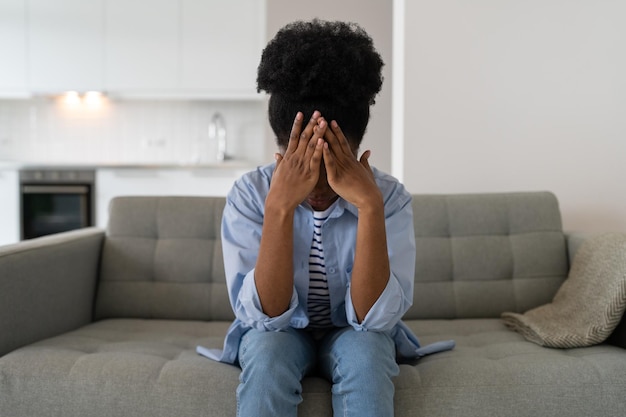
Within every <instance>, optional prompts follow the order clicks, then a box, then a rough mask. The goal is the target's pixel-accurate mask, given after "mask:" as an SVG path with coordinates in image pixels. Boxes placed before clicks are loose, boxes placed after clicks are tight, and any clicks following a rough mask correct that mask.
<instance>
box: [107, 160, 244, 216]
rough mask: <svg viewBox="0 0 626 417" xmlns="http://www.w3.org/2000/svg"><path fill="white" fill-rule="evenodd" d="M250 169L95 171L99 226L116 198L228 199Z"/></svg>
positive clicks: (123, 169) (116, 169) (124, 169)
mask: <svg viewBox="0 0 626 417" xmlns="http://www.w3.org/2000/svg"><path fill="white" fill-rule="evenodd" d="M248 170H249V168H247V167H241V168H233V169H213V168H194V169H186V168H180V169H179V168H162V169H157V168H155V169H151V168H110V169H104V168H102V169H98V170H97V172H96V225H97V226H98V227H103V228H104V227H106V225H107V222H108V220H109V203H110V202H111V199H112V198H113V197H117V196H127V195H134V196H142V195H143V196H164V195H179V196H225V195H226V194H227V193H228V191H229V190H230V189H231V187H232V185H233V183H234V181H235V180H236V179H237V178H239V177H240V176H241V175H242V174H243V173H244V172H246V171H248Z"/></svg>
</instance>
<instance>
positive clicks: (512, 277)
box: [405, 192, 568, 319]
mask: <svg viewBox="0 0 626 417" xmlns="http://www.w3.org/2000/svg"><path fill="white" fill-rule="evenodd" d="M413 216H414V229H415V230H414V233H415V241H416V247H417V253H416V255H417V256H416V264H415V265H416V267H415V290H414V300H413V306H412V307H411V309H410V310H409V311H408V312H407V314H406V315H405V318H407V319H428V318H478V317H483V318H496V317H499V316H500V314H501V313H502V312H504V311H514V312H523V311H526V310H528V309H530V308H533V307H536V306H539V305H541V304H545V303H546V302H548V301H550V300H551V299H552V297H553V296H554V294H555V293H556V291H557V289H558V288H559V286H560V285H561V283H562V282H563V280H564V279H565V277H566V275H567V269H568V264H567V248H566V241H565V237H564V235H563V231H562V225H561V215H560V212H559V206H558V202H557V199H556V197H555V196H554V195H553V194H552V193H548V192H520V193H498V194H467V195H462V194H459V195H445V196H444V195H414V196H413Z"/></svg>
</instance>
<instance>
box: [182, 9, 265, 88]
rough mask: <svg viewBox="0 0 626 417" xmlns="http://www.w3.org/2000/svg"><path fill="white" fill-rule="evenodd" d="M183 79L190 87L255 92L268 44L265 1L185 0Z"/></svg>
mask: <svg viewBox="0 0 626 417" xmlns="http://www.w3.org/2000/svg"><path fill="white" fill-rule="evenodd" d="M181 22H182V30H181V50H180V65H181V67H180V76H181V78H180V82H181V84H180V85H181V87H182V88H183V89H184V90H186V91H193V90H197V91H199V92H201V91H215V92H216V93H218V94H223V95H226V96H228V95H240V94H243V95H246V94H255V92H256V70H257V66H258V65H259V61H260V59H261V52H262V50H263V47H264V46H265V23H264V22H265V2H264V1H259V0H237V1H223V0H205V1H195V0H183V1H182V9H181Z"/></svg>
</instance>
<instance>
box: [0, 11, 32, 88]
mask: <svg viewBox="0 0 626 417" xmlns="http://www.w3.org/2000/svg"><path fill="white" fill-rule="evenodd" d="M0 61H1V62H2V64H0V94H1V95H4V96H14V95H21V94H24V93H26V92H27V91H28V82H27V75H26V74H27V70H26V3H25V2H24V0H0Z"/></svg>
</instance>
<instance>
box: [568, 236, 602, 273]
mask: <svg viewBox="0 0 626 417" xmlns="http://www.w3.org/2000/svg"><path fill="white" fill-rule="evenodd" d="M595 236H598V233H591V232H565V240H566V242H567V258H568V267H571V266H572V262H573V261H574V256H576V252H578V250H579V249H580V247H581V246H582V244H583V243H585V241H586V240H588V239H591V238H592V237H595Z"/></svg>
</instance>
